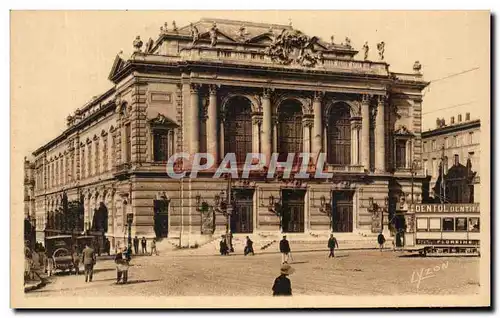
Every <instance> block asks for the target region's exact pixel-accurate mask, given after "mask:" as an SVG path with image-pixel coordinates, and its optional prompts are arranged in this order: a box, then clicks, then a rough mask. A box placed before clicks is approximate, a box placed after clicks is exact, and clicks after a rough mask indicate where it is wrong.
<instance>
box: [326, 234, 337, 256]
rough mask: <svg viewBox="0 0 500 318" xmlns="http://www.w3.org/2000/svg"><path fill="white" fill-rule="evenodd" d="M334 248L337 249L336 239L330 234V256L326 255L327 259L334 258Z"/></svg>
mask: <svg viewBox="0 0 500 318" xmlns="http://www.w3.org/2000/svg"><path fill="white" fill-rule="evenodd" d="M335 247H337V248H338V247H339V243H338V242H337V239H336V238H335V237H333V234H330V239H329V240H328V248H329V249H330V254H329V255H328V258H330V257H335V254H334V251H335Z"/></svg>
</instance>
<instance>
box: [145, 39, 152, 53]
mask: <svg viewBox="0 0 500 318" xmlns="http://www.w3.org/2000/svg"><path fill="white" fill-rule="evenodd" d="M153 44H154V41H153V39H152V38H149V40H148V41H147V42H146V47H145V48H144V53H151V50H152V49H153Z"/></svg>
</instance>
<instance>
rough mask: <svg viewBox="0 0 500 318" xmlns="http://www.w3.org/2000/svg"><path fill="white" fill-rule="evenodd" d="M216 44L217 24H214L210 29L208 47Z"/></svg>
mask: <svg viewBox="0 0 500 318" xmlns="http://www.w3.org/2000/svg"><path fill="white" fill-rule="evenodd" d="M216 44H217V24H216V23H215V22H214V24H212V27H211V28H210V46H215V45H216Z"/></svg>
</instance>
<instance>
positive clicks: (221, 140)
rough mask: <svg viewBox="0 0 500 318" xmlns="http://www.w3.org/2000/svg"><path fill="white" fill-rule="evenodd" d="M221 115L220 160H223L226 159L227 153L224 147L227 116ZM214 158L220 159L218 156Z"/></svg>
mask: <svg viewBox="0 0 500 318" xmlns="http://www.w3.org/2000/svg"><path fill="white" fill-rule="evenodd" d="M221 115H222V114H221ZM220 117H221V120H220V127H219V131H220V140H219V151H220V161H222V159H224V155H225V149H224V122H225V118H224V116H220ZM214 159H215V160H218V159H217V158H214Z"/></svg>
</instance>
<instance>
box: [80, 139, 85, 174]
mask: <svg viewBox="0 0 500 318" xmlns="http://www.w3.org/2000/svg"><path fill="white" fill-rule="evenodd" d="M80 167H81V176H80V179H84V178H85V147H82V155H81V158H80Z"/></svg>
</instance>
